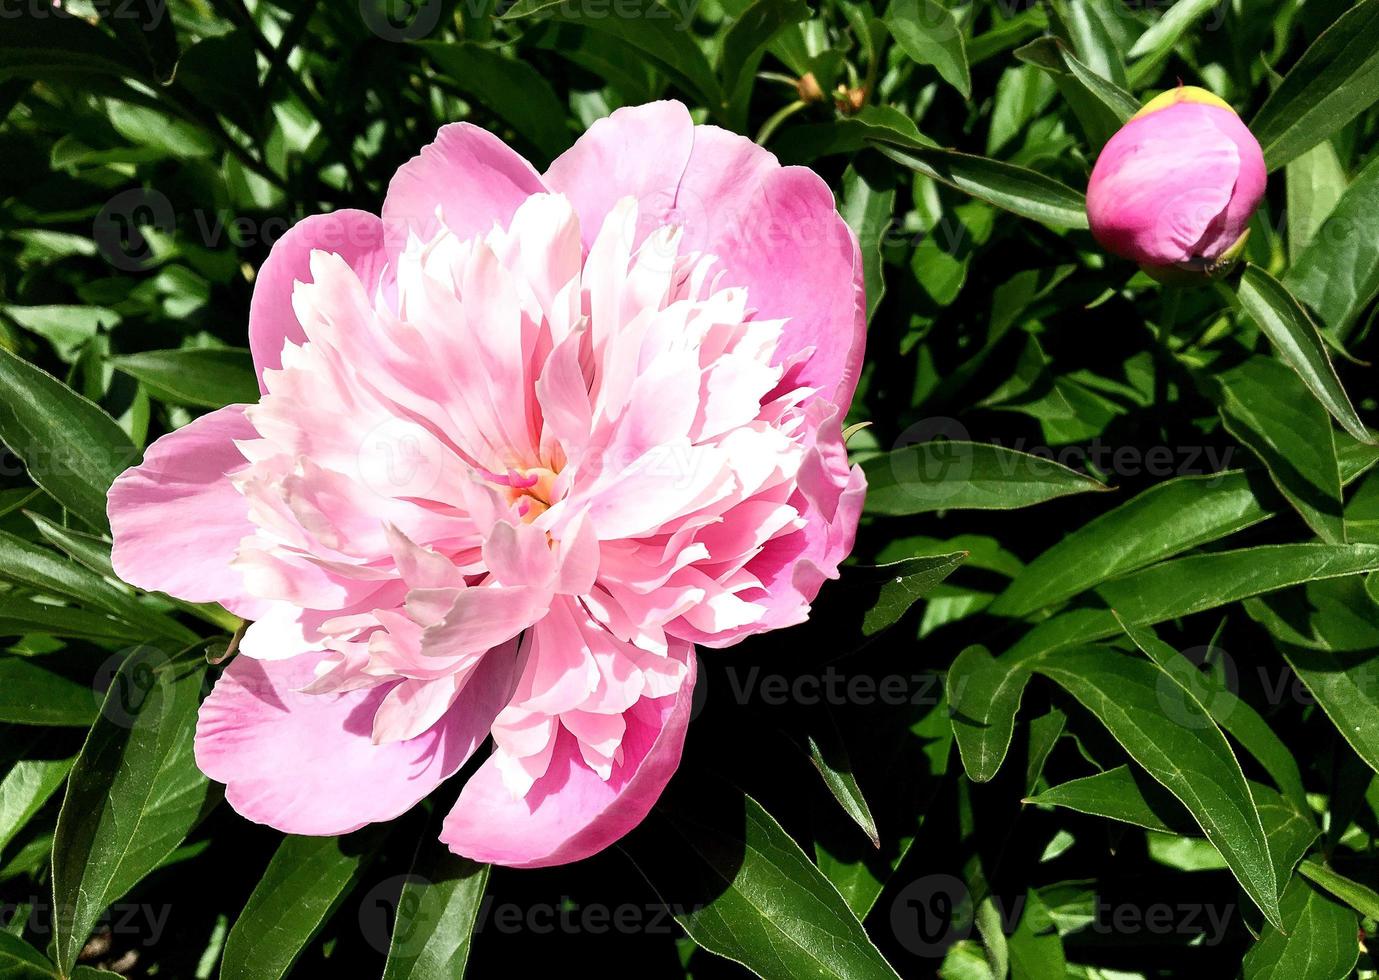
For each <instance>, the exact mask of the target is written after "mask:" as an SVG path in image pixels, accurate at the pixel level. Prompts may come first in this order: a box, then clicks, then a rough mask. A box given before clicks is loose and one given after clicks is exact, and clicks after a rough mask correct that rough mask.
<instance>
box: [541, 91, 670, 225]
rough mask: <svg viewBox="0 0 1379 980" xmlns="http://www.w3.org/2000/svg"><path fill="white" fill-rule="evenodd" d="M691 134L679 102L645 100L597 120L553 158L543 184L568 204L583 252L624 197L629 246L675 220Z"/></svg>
mask: <svg viewBox="0 0 1379 980" xmlns="http://www.w3.org/2000/svg"><path fill="white" fill-rule="evenodd" d="M695 132H696V129H695V126H694V121H693V120H692V119H690V114H689V110H688V109H686V108H685V107H684V106H683V105H681V104H680V103H679V102H673V101H663V102H648V103H647V104H646V105H639V106H628V107H626V108H623V109H618V110H617V111H615V112H614V113H613V114H612V115H610V116H608V117H607V118H605V119H600V120H598V121H597V122H596V123H594V124H593V125H592V126H590V127H589V129H588V131H586V132H585V134H584V135H583V136H581V137H580V138H579V139H578V140H576V141H575V144H574V146H572V147H570V148H569V149H568V150H566V151H565V152H564V153H562V154H561V155H560V156H559V157H557V158H556V160H555V161H554V162H553V163H552V164H551V166H550V168H549V169H548V170H547V171H546V176H545V179H546V185H547V186H548V187H550V189H551V190H553V191H558V192H559V193H561V194H564V195H565V196H566V197H567V198H569V199H570V203H571V204H573V205H574V207H575V211H576V212H577V213H578V214H579V223H580V231H581V233H582V234H583V236H584V245H585V247H586V248H587V247H588V246H590V245H592V244H593V242H594V238H595V237H596V236H597V235H598V233H599V229H600V228H602V227H603V219H604V218H606V217H607V216H608V213H609V212H610V211H612V210H613V207H614V205H616V204H617V203H618V201H620V200H622V199H623V198H625V197H629V196H630V197H634V198H636V199H637V226H636V231H635V234H634V237H633V240H632V241H631V242H629V243H628V244H629V247H635V246H637V245H639V244H641V241H642V239H644V238H645V237H646V236H647V234H648V233H649V232H650V231H652V230H653V229H655V228H659V227H660V226H661V225H664V224H668V223H671V222H673V221H674V220H675V192H676V189H677V188H678V187H679V186H680V178H681V177H682V176H683V175H684V172H685V165H686V164H687V163H688V162H689V158H690V151H691V148H692V147H693V145H694V138H695V136H694V134H695Z"/></svg>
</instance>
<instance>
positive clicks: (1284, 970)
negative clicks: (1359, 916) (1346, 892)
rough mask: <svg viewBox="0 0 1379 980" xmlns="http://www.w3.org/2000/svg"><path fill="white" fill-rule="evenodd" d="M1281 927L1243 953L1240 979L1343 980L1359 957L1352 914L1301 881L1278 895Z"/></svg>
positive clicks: (1266, 932) (1262, 936)
mask: <svg viewBox="0 0 1379 980" xmlns="http://www.w3.org/2000/svg"><path fill="white" fill-rule="evenodd" d="M1281 911H1282V918H1283V921H1282V924H1279V923H1275V924H1274V925H1273V926H1272V927H1271V928H1267V929H1265V930H1264V932H1263V934H1262V935H1261V936H1260V937H1259V942H1257V943H1255V944H1254V945H1253V946H1251V947H1250V950H1249V952H1247V953H1246V954H1245V961H1244V963H1243V972H1242V976H1243V977H1244V978H1245V980H1343V978H1345V977H1348V976H1350V971H1351V970H1353V969H1354V968H1355V962H1356V960H1358V959H1359V957H1360V944H1359V943H1358V942H1357V941H1356V930H1357V925H1358V924H1357V922H1356V920H1355V913H1354V912H1352V911H1351V910H1350V909H1347V908H1346V907H1345V906H1344V905H1339V904H1337V903H1336V902H1334V901H1332V900H1331V899H1330V898H1328V897H1327V896H1326V895H1324V894H1322V893H1321V892H1320V891H1318V890H1317V889H1316V888H1314V887H1312V885H1310V884H1308V883H1307V882H1306V881H1304V880H1302V879H1301V878H1295V879H1293V881H1292V882H1291V883H1290V884H1289V885H1288V888H1287V889H1286V890H1285V891H1284V893H1283V901H1282V909H1281Z"/></svg>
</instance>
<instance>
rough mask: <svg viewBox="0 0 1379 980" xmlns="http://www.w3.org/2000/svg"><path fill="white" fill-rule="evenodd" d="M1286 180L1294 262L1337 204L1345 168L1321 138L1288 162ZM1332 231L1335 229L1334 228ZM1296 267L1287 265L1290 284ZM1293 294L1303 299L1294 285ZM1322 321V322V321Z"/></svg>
mask: <svg viewBox="0 0 1379 980" xmlns="http://www.w3.org/2000/svg"><path fill="white" fill-rule="evenodd" d="M1284 180H1285V181H1286V190H1287V205H1286V208H1285V211H1286V213H1287V215H1288V229H1287V230H1288V257H1289V258H1290V259H1292V260H1293V262H1294V264H1296V263H1297V261H1298V258H1299V257H1300V256H1302V255H1303V254H1304V253H1305V252H1306V251H1307V247H1308V246H1309V245H1311V244H1312V243H1313V242H1314V241H1315V240H1316V238H1317V231H1318V230H1319V229H1320V228H1321V227H1322V224H1323V223H1324V222H1325V221H1326V219H1327V217H1328V216H1329V215H1330V214H1331V212H1332V210H1333V209H1334V208H1335V207H1336V203H1337V202H1338V201H1339V200H1340V199H1341V196H1342V195H1343V194H1344V193H1345V189H1346V176H1345V170H1344V169H1343V168H1342V167H1341V160H1340V157H1338V156H1337V155H1336V147H1335V145H1334V144H1333V143H1332V141H1331V140H1322V142H1320V143H1318V144H1317V145H1316V146H1314V147H1312V149H1310V150H1308V151H1307V152H1306V153H1304V154H1303V155H1302V156H1300V157H1298V158H1297V159H1296V160H1294V161H1293V162H1292V163H1290V164H1288V166H1287V168H1286V170H1285V173H1284ZM1333 231H1334V229H1333ZM1295 272H1296V269H1294V268H1290V269H1289V270H1288V273H1287V275H1285V276H1284V281H1285V282H1289V283H1291V279H1292V276H1293V274H1294V273H1295ZM1289 288H1290V289H1292V290H1293V294H1294V295H1297V296H1299V298H1301V299H1302V300H1303V301H1304V302H1306V301H1307V299H1306V297H1303V296H1301V295H1300V294H1299V293H1298V291H1297V289H1296V287H1294V286H1292V285H1291V284H1290V286H1289ZM1323 322H1325V321H1323Z"/></svg>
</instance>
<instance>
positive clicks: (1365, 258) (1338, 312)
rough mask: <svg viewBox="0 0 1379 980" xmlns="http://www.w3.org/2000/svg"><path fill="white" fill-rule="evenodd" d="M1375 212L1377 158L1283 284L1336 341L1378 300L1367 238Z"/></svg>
mask: <svg viewBox="0 0 1379 980" xmlns="http://www.w3.org/2000/svg"><path fill="white" fill-rule="evenodd" d="M1314 152H1315V151H1314ZM1290 166H1291V165H1290ZM1376 212H1379V157H1376V158H1375V159H1373V160H1371V161H1370V162H1369V163H1368V164H1367V165H1366V166H1365V168H1364V169H1363V170H1361V171H1360V173H1359V174H1357V175H1356V177H1355V180H1354V182H1353V183H1351V185H1350V187H1349V188H1347V189H1346V191H1345V193H1344V194H1342V195H1341V199H1340V200H1339V201H1338V202H1336V205H1335V207H1334V208H1332V209H1331V213H1330V215H1329V217H1327V219H1326V220H1325V221H1324V222H1323V223H1322V225H1321V227H1320V228H1319V229H1318V230H1317V233H1316V234H1315V235H1314V236H1313V237H1312V239H1311V241H1310V242H1309V243H1308V245H1307V247H1306V248H1304V249H1303V250H1302V253H1301V254H1299V255H1296V256H1295V257H1294V259H1293V265H1292V267H1291V268H1290V269H1289V270H1288V273H1287V274H1286V275H1285V276H1284V278H1283V281H1284V283H1286V284H1287V286H1288V288H1289V289H1290V290H1292V292H1293V295H1294V296H1296V297H1297V298H1298V299H1300V300H1302V301H1303V302H1304V303H1306V304H1307V305H1308V306H1310V307H1311V308H1312V309H1313V310H1314V311H1315V312H1316V314H1317V317H1318V319H1320V320H1321V322H1322V324H1323V325H1325V327H1326V328H1327V329H1329V330H1331V331H1333V332H1335V334H1336V335H1337V336H1338V337H1342V338H1343V337H1345V336H1346V335H1347V334H1348V333H1349V332H1350V331H1351V329H1352V328H1353V327H1354V326H1355V324H1356V322H1357V321H1358V320H1359V318H1360V315H1361V314H1362V313H1363V312H1364V311H1365V309H1366V308H1367V307H1368V306H1369V304H1370V303H1371V302H1373V301H1374V297H1375V296H1376V295H1379V239H1376V237H1375V236H1374V235H1371V234H1369V233H1368V231H1369V229H1370V227H1371V223H1372V222H1373V218H1374V215H1375V213H1376Z"/></svg>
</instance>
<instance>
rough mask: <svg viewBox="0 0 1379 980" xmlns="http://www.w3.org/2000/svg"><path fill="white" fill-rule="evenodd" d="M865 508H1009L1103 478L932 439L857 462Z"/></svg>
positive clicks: (895, 511) (1098, 486) (1081, 489)
mask: <svg viewBox="0 0 1379 980" xmlns="http://www.w3.org/2000/svg"><path fill="white" fill-rule="evenodd" d="M862 471H863V472H864V473H866V475H867V501H866V511H867V512H868V513H870V514H887V515H891V516H899V515H905V514H924V513H929V512H932V511H941V510H969V509H970V510H1009V509H1013V508H1017V507H1029V506H1032V505H1034V504H1039V503H1043V502H1044V501H1046V500H1053V499H1055V498H1057V497H1064V496H1067V495H1068V494H1072V493H1086V492H1088V491H1104V490H1106V489H1108V488H1107V487H1106V486H1105V485H1104V484H1102V483H1099V482H1098V481H1097V480H1095V479H1093V478H1092V477H1090V476H1086V475H1084V474H1082V473H1078V472H1076V471H1075V470H1070V469H1068V467H1066V466H1064V465H1062V464H1061V463H1056V462H1054V461H1053V460H1052V459H1048V458H1045V457H1041V456H1033V455H1030V454H1029V453H1023V452H1020V451H1018V450H1015V449H1006V448H1004V447H1002V446H992V445H987V444H986V443H977V442H956V441H949V440H932V441H929V442H921V443H916V444H914V445H909V446H901V447H900V448H899V449H894V450H892V451H891V452H889V453H883V454H881V455H878V456H872V457H870V458H869V459H866V460H864V461H863V462H862Z"/></svg>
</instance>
